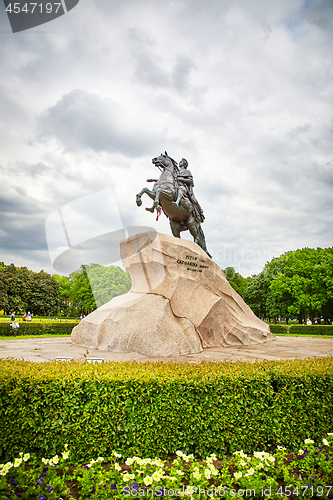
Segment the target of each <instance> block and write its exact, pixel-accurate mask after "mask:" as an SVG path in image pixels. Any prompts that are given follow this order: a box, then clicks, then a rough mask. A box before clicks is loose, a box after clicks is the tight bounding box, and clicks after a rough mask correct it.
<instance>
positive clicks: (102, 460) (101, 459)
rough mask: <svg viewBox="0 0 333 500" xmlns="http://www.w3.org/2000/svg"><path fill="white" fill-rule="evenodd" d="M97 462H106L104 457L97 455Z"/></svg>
mask: <svg viewBox="0 0 333 500" xmlns="http://www.w3.org/2000/svg"><path fill="white" fill-rule="evenodd" d="M96 462H104V457H97V460H96Z"/></svg>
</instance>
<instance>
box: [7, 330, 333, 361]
mask: <svg viewBox="0 0 333 500" xmlns="http://www.w3.org/2000/svg"><path fill="white" fill-rule="evenodd" d="M84 355H86V356H87V357H88V358H90V357H91V358H103V359H104V361H177V362H181V361H187V362H190V363H199V362H200V361H240V360H242V361H256V360H263V359H266V360H277V359H293V358H316V357H324V356H329V355H331V356H333V338H318V337H284V336H279V337H277V338H276V340H274V341H273V342H267V343H265V344H256V345H251V346H241V347H217V348H210V349H205V350H204V351H202V352H201V353H199V354H189V355H187V356H172V357H167V358H150V357H149V356H144V355H142V354H137V353H129V354H128V353H116V352H109V351H97V350H93V349H89V352H88V353H87V348H85V347H79V346H73V345H72V343H71V339H70V337H54V338H50V337H49V338H30V339H10V340H0V358H10V357H11V358H16V359H23V360H26V361H33V362H36V363H41V362H46V361H52V360H54V359H55V358H56V357H73V358H74V359H77V360H79V359H82V360H83V359H84Z"/></svg>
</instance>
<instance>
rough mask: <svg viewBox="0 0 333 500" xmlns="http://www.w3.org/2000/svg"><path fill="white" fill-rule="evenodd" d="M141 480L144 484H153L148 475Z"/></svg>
mask: <svg viewBox="0 0 333 500" xmlns="http://www.w3.org/2000/svg"><path fill="white" fill-rule="evenodd" d="M143 482H144V483H145V485H146V486H149V485H150V484H153V480H152V478H151V477H150V476H146V477H145V478H144V479H143Z"/></svg>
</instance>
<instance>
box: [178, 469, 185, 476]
mask: <svg viewBox="0 0 333 500" xmlns="http://www.w3.org/2000/svg"><path fill="white" fill-rule="evenodd" d="M176 474H178V476H183V475H184V472H183V471H181V470H179V469H177V470H176Z"/></svg>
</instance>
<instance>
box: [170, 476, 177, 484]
mask: <svg viewBox="0 0 333 500" xmlns="http://www.w3.org/2000/svg"><path fill="white" fill-rule="evenodd" d="M168 479H169V480H170V481H172V482H173V483H174V482H175V481H178V479H177V478H176V477H174V476H169V477H168Z"/></svg>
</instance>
